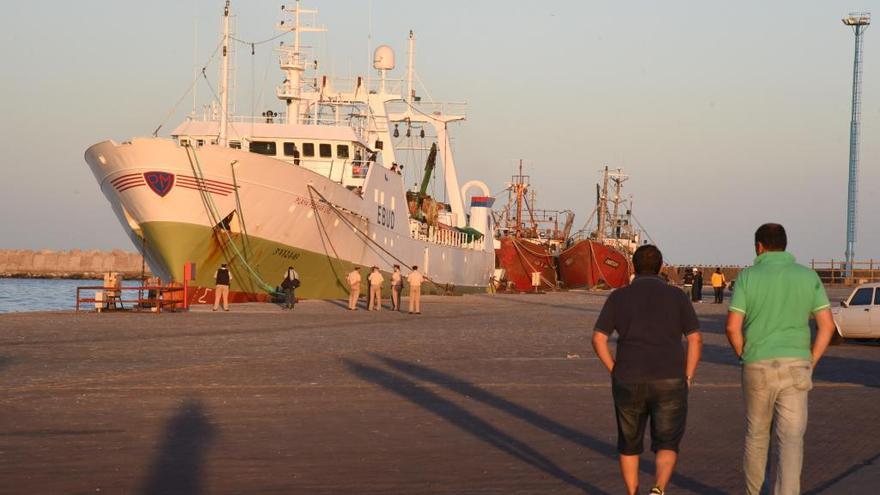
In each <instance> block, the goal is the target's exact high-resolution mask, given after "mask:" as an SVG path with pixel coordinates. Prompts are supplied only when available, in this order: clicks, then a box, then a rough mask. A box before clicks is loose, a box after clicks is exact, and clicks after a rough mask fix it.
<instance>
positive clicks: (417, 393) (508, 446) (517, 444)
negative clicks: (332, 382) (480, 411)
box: [343, 359, 607, 494]
mask: <svg viewBox="0 0 880 495" xmlns="http://www.w3.org/2000/svg"><path fill="white" fill-rule="evenodd" d="M343 362H344V363H345V364H346V366H348V368H349V370H351V372H352V373H354V374H355V375H357V376H358V377H360V378H362V379H363V380H366V381H368V382H371V383H374V384H376V385H379V386H380V387H382V388H384V389H386V390H389V391H391V392H393V393H395V394H397V395H398V396H400V397H402V398H404V399H406V400H408V401H410V402H412V403H413V404H415V405H417V406H419V407H421V408H423V409H426V410H428V411H429V412H431V413H433V414H436V415H438V416H440V417H441V418H443V419H445V420H446V421H448V422H449V423H451V424H453V425H455V426H457V427H458V428H460V429H462V430H464V431H466V432H467V433H470V434H471V435H473V436H475V437H477V438H479V439H480V440H482V441H484V442H486V443H488V444H489V445H491V446H493V447H495V448H497V449H498V450H501V451H502V452H506V453H507V454H509V455H511V456H513V457H515V458H517V459H519V460H521V461H523V462H525V463H526V464H528V465H530V466H533V467H535V468H536V469H539V470H541V471H543V472H545V473H547V474H548V475H550V476H553V477H554V478H556V479H558V480H560V481H563V482H565V483H567V484H569V485H571V486H574V487H576V488H579V489H581V490H583V491H584V492H586V493H594V494H606V493H607V492H605V491H603V490H601V489H599V488H598V487H596V486H593V485H592V484H590V483H587V482H586V481H583V480H581V479H579V478H577V477H575V476H574V475H572V474H571V473H569V472H567V471H565V470H564V469H562V468H561V467H559V466H558V465H556V464H555V463H554V462H553V461H552V460H550V459H549V458H547V457H545V456H544V455H543V454H541V453H540V452H538V451H537V450H535V449H534V448H532V447H530V446H529V445H528V444H526V443H525V442H523V441H521V440H518V439H517V438H515V437H513V436H512V435H509V434H507V433H505V432H503V431H501V430H499V429H498V428H496V427H494V426H492V425H491V424H489V422H487V421H485V420H483V419H481V418H480V417H478V416H476V415H474V414H472V413H470V412H468V411H467V410H465V409H464V408H462V407H460V406H459V405H458V404H455V403H454V402H452V401H450V400H448V399H445V398H443V397H441V396H440V395H437V394H436V393H434V392H431V391H430V390H427V389H425V388H423V387H420V386H419V384H418V383H416V382H413V381H411V380H408V379H406V378H405V377H403V376H401V375H398V374H395V373H391V372H389V371H386V370H383V369H380V368H376V367H373V366H369V365H367V364H363V363H359V362H357V361H352V360H349V359H343Z"/></svg>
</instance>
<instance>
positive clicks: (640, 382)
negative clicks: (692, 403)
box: [593, 245, 703, 495]
mask: <svg viewBox="0 0 880 495" xmlns="http://www.w3.org/2000/svg"><path fill="white" fill-rule="evenodd" d="M633 266H634V267H635V271H636V278H635V279H634V280H633V281H632V283H631V284H630V285H629V286H628V287H624V288H622V289H618V290H616V291H614V292H612V293H611V294H610V295H609V296H608V299H607V300H606V301H605V305H604V306H603V307H602V312H601V313H600V314H599V319H598V321H596V328H595V330H594V332H593V349H595V350H596V354H597V355H598V356H599V359H600V360H601V361H602V363H603V364H604V365H605V367H606V368H608V371H609V372H611V389H612V395H613V397H614V411H615V414H616V417H617V451H618V453H619V454H620V471H621V474H622V475H623V481H624V483H625V484H626V489H627V493H629V494H630V495H635V494H636V493H638V489H639V455H640V454H641V453H642V451H643V450H644V448H643V446H642V439H643V437H644V435H645V426H646V425H647V423H648V420H649V419H650V421H651V423H650V424H651V450H652V451H654V453H655V454H656V466H657V472H656V479H655V482H654V488H653V489H652V490H651V491H650V492H649V493H651V494H659V495H663V493H664V490H665V489H666V485H667V484H668V483H669V479H670V478H671V477H672V472H673V470H674V468H675V462H676V460H677V459H678V445H679V442H681V439H682V437H683V436H684V430H685V421H686V419H687V399H688V389H689V388H690V385H691V383H692V382H693V378H694V372H695V371H696V369H697V363H698V362H699V361H700V352H701V351H702V347H703V340H702V337H701V336H700V332H699V322H698V321H697V315H696V313H694V307H693V306H692V305H691V302H690V301H689V300H688V295H687V294H685V293H683V292H682V291H681V290H678V289H676V288H675V287H673V286H671V285H669V284H667V283H666V282H665V281H664V280H663V279H662V278H660V277H659V276H658V274H659V273H660V268H661V267H662V266H663V255H662V254H661V253H660V250H659V249H657V247H656V246H652V245H644V246H641V247H639V248H638V249H637V250H636V252H635V253H634V254H633ZM614 332H617V335H618V338H617V354H616V356H615V357H613V356H612V355H611V350H610V349H609V347H608V338H609V337H610V336H611V334H612V333H614ZM682 337H686V338H687V351H685V349H684V347H683V346H682Z"/></svg>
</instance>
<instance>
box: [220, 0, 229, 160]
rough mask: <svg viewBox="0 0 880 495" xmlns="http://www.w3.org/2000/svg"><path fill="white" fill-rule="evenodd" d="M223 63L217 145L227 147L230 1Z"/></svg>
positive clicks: (225, 29) (226, 21)
mask: <svg viewBox="0 0 880 495" xmlns="http://www.w3.org/2000/svg"><path fill="white" fill-rule="evenodd" d="M222 56H223V63H222V65H221V69H220V136H218V139H217V144H219V145H220V146H226V134H227V127H228V126H229V117H228V114H229V0H226V6H225V7H224V8H223V54H222Z"/></svg>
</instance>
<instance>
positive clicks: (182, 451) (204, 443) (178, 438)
mask: <svg viewBox="0 0 880 495" xmlns="http://www.w3.org/2000/svg"><path fill="white" fill-rule="evenodd" d="M214 434H215V430H214V427H213V426H212V425H211V423H210V422H209V421H208V418H207V417H206V416H205V413H204V407H203V406H202V403H201V401H198V400H192V399H190V400H187V401H186V402H184V403H183V404H181V406H180V408H179V409H178V410H177V413H176V414H175V415H174V417H173V418H171V420H170V421H169V422H168V424H167V426H166V427H165V438H164V439H163V441H162V445H161V446H160V448H159V452H158V454H157V455H156V458H155V459H154V460H153V465H152V467H151V468H150V472H149V474H148V475H147V479H146V481H145V483H144V486H143V489H142V490H141V491H140V493H141V494H142V495H160V494H161V495H176V494H180V495H184V494H186V495H198V494H199V493H202V491H203V486H202V466H203V464H204V458H205V451H206V450H207V447H208V444H210V443H211V440H212V438H213V437H214Z"/></svg>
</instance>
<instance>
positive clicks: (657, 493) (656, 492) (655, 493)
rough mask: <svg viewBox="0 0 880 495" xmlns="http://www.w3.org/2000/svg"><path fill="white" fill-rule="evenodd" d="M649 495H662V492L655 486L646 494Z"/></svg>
mask: <svg viewBox="0 0 880 495" xmlns="http://www.w3.org/2000/svg"><path fill="white" fill-rule="evenodd" d="M648 493H649V494H650V495H663V490H662V489H661V488H660V487H659V486H655V487H654V488H651V491H650V492H648Z"/></svg>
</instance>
